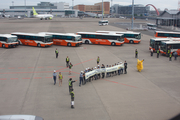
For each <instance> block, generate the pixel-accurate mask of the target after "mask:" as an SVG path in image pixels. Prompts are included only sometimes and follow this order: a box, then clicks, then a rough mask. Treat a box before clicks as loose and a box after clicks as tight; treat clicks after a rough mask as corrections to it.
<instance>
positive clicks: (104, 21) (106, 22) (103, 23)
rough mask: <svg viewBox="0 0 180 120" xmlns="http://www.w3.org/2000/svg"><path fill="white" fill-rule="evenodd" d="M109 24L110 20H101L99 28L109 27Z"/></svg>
mask: <svg viewBox="0 0 180 120" xmlns="http://www.w3.org/2000/svg"><path fill="white" fill-rule="evenodd" d="M108 24H109V21H108V20H100V21H99V26H103V25H108Z"/></svg>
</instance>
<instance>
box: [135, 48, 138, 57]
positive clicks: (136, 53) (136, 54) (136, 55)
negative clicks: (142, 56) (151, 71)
mask: <svg viewBox="0 0 180 120" xmlns="http://www.w3.org/2000/svg"><path fill="white" fill-rule="evenodd" d="M135 58H138V51H137V49H136V50H135Z"/></svg>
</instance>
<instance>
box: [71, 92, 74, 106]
mask: <svg viewBox="0 0 180 120" xmlns="http://www.w3.org/2000/svg"><path fill="white" fill-rule="evenodd" d="M71 108H72V109H73V108H74V92H73V89H72V90H71Z"/></svg>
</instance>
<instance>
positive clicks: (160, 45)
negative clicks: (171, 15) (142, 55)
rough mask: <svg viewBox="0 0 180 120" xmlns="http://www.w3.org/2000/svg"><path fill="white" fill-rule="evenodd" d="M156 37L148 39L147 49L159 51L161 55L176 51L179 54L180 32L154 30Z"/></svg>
mask: <svg viewBox="0 0 180 120" xmlns="http://www.w3.org/2000/svg"><path fill="white" fill-rule="evenodd" d="M154 36H155V37H156V38H151V39H150V47H149V50H151V49H153V51H154V52H156V51H157V50H159V51H160V53H161V54H162V55H166V56H168V55H169V54H170V53H171V54H173V53H174V52H177V54H178V55H180V32H168V31H155V33H154Z"/></svg>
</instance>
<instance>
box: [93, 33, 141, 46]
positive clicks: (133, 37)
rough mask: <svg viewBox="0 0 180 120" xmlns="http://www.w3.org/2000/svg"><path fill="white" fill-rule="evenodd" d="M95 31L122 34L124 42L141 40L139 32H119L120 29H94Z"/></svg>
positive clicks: (138, 41)
mask: <svg viewBox="0 0 180 120" xmlns="http://www.w3.org/2000/svg"><path fill="white" fill-rule="evenodd" d="M96 32H97V33H106V34H113V33H114V34H123V35H124V43H131V44H132V43H140V42H141V33H139V32H132V31H127V32H121V31H96Z"/></svg>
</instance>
